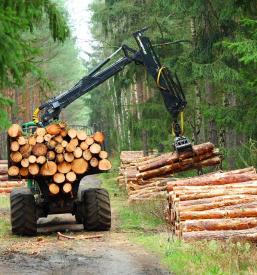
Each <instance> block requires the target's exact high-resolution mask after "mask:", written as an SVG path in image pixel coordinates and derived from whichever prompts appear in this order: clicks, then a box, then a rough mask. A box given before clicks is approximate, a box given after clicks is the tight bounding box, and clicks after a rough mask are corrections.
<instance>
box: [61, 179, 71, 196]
mask: <svg viewBox="0 0 257 275" xmlns="http://www.w3.org/2000/svg"><path fill="white" fill-rule="evenodd" d="M62 190H63V192H64V193H66V194H67V193H70V192H71V190H72V185H71V184H70V183H69V182H66V183H65V184H64V185H63V187H62Z"/></svg>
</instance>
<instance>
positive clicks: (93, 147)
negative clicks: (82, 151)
mask: <svg viewBox="0 0 257 275" xmlns="http://www.w3.org/2000/svg"><path fill="white" fill-rule="evenodd" d="M89 150H90V152H91V153H92V154H99V153H100V152H101V146H100V145H99V144H97V143H93V144H92V145H91V146H90V147H89Z"/></svg>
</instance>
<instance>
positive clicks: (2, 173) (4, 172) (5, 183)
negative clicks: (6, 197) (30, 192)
mask: <svg viewBox="0 0 257 275" xmlns="http://www.w3.org/2000/svg"><path fill="white" fill-rule="evenodd" d="M22 186H24V182H23V181H21V180H19V181H9V179H8V164H7V160H0V193H11V191H12V189H13V188H17V187H22Z"/></svg>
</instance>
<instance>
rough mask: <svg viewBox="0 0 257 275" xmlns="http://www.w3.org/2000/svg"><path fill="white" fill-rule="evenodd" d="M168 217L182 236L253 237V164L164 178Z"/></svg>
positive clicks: (256, 204) (256, 211)
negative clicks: (235, 168) (179, 177)
mask: <svg viewBox="0 0 257 275" xmlns="http://www.w3.org/2000/svg"><path fill="white" fill-rule="evenodd" d="M167 190H168V192H169V196H168V200H169V211H168V220H169V222H170V224H171V229H172V231H173V233H174V234H175V235H177V236H178V237H182V238H183V239H189V240H191V239H193V240H201V239H235V240H238V239H239V240H253V241H256V240H257V174H256V170H255V169H254V168H253V167H248V168H244V169H239V170H234V171H229V172H217V173H212V174H206V175H203V176H199V177H193V178H188V179H180V180H177V181H172V182H168V184H167Z"/></svg>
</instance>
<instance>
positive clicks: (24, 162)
mask: <svg viewBox="0 0 257 275" xmlns="http://www.w3.org/2000/svg"><path fill="white" fill-rule="evenodd" d="M21 166H22V167H24V168H27V167H29V159H22V160H21Z"/></svg>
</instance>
